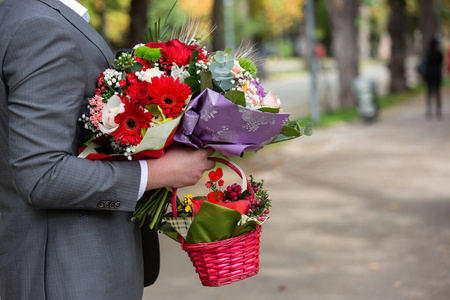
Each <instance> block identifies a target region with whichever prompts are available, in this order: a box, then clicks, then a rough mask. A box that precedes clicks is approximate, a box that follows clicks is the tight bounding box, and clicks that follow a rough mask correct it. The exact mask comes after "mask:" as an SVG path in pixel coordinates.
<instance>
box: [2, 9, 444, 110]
mask: <svg viewBox="0 0 450 300" xmlns="http://www.w3.org/2000/svg"><path fill="white" fill-rule="evenodd" d="M2 1H3V0H0V2H2ZM309 1H313V0H202V1H198V0H178V3H177V5H176V6H175V8H174V10H173V12H172V14H171V16H170V18H169V20H168V23H169V25H171V26H180V25H182V23H183V22H185V21H186V20H188V19H189V18H190V17H193V18H196V19H200V20H202V22H203V23H204V24H205V25H206V26H210V27H211V26H215V27H216V29H215V30H214V32H213V34H212V36H211V42H212V43H211V44H209V46H208V47H209V50H215V49H223V48H225V47H233V48H236V47H237V46H239V45H240V44H241V42H242V41H244V42H248V43H250V44H253V45H255V48H256V52H257V53H258V54H259V56H260V57H261V58H262V59H263V60H265V61H268V60H271V59H272V60H274V59H275V60H276V59H279V60H288V61H289V60H295V61H301V63H300V65H302V66H304V67H306V68H307V67H308V65H309V62H310V61H311V59H314V57H313V56H314V55H315V56H317V57H318V58H319V59H320V60H321V61H322V62H331V65H332V66H335V68H336V70H337V72H338V73H339V87H340V91H339V93H340V94H339V98H340V101H341V103H340V106H341V107H343V108H345V107H352V106H353V107H354V106H355V104H356V101H355V99H354V95H352V94H353V93H352V92H351V89H352V82H353V81H354V79H355V78H356V77H357V76H358V73H359V68H360V63H361V62H364V61H368V60H369V61H370V60H376V61H381V62H383V63H385V64H386V65H387V66H388V68H389V72H390V74H389V75H390V78H392V80H391V84H390V91H391V92H401V91H405V90H408V89H409V88H410V87H409V86H408V84H407V78H406V77H407V75H406V72H407V70H405V67H404V65H405V61H406V60H407V59H408V58H410V57H417V58H418V59H420V57H421V56H422V55H423V53H424V51H425V48H426V45H427V43H428V41H429V40H430V39H431V38H433V37H434V38H438V39H439V40H440V42H441V46H442V50H443V51H444V52H445V53H446V52H447V51H446V49H447V47H448V44H449V43H448V40H449V37H450V0H314V1H313V2H309ZM174 2H175V0H81V4H83V5H84V6H85V7H87V8H88V10H89V14H90V16H91V22H90V23H91V24H92V26H93V27H94V28H95V29H96V30H97V31H98V32H99V33H100V34H101V35H102V36H103V37H104V38H105V40H106V41H107V42H108V44H109V45H110V47H111V48H112V49H113V50H117V49H119V48H131V47H133V46H134V45H135V44H137V43H140V42H144V37H145V34H146V32H147V31H148V27H149V26H152V25H153V24H154V22H155V21H157V20H158V18H161V19H163V20H164V18H165V16H166V15H167V13H168V11H169V10H170V8H171V7H172V5H173V4H174ZM307 3H312V4H313V6H314V10H313V15H312V16H307V14H306V10H305V5H306V4H307ZM307 18H310V19H311V18H313V19H314V21H315V29H314V33H313V35H314V38H315V39H314V40H313V41H312V42H310V45H308V39H307V38H306V26H305V20H306V19H307ZM311 43H312V44H311ZM308 49H314V50H317V51H308ZM311 53H313V54H311ZM311 55H313V56H311ZM263 74H264V73H262V76H263Z"/></svg>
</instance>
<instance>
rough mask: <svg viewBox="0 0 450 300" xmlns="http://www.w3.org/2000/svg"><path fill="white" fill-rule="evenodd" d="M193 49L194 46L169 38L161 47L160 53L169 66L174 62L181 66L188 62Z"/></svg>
mask: <svg viewBox="0 0 450 300" xmlns="http://www.w3.org/2000/svg"><path fill="white" fill-rule="evenodd" d="M194 50H195V47H194V48H192V46H188V45H186V44H184V43H182V42H180V41H179V40H171V41H168V42H167V43H166V45H165V47H163V48H161V54H162V56H163V58H164V60H165V61H166V62H167V64H168V65H169V66H171V65H172V63H175V64H176V65H177V66H179V67H182V66H185V65H188V64H189V62H190V60H191V55H192V52H194Z"/></svg>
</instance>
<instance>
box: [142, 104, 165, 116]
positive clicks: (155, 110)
mask: <svg viewBox="0 0 450 300" xmlns="http://www.w3.org/2000/svg"><path fill="white" fill-rule="evenodd" d="M145 108H146V109H147V110H148V111H149V112H150V113H151V114H152V115H154V116H160V117H161V118H163V113H162V111H161V108H160V107H159V106H158V104H149V105H147V106H146V107H145Z"/></svg>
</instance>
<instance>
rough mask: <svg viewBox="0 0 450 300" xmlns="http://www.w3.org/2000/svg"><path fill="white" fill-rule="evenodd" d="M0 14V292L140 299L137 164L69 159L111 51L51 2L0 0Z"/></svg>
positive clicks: (15, 297)
mask: <svg viewBox="0 0 450 300" xmlns="http://www.w3.org/2000/svg"><path fill="white" fill-rule="evenodd" d="M0 20H1V22H0V79H1V81H0V297H1V299H2V300H25V299H33V300H41V299H45V300H48V299H65V300H67V299H89V300H96V299H105V300H114V299H117V300H124V299H127V300H128V299H130V300H131V299H141V297H142V290H143V280H144V278H143V274H144V271H143V254H142V244H141V232H140V230H139V228H138V227H137V225H136V224H135V223H133V222H130V215H131V212H132V211H133V210H134V208H135V205H136V199H137V196H138V189H139V182H140V167H139V163H138V162H135V161H132V162H128V161H126V162H104V161H89V160H84V159H79V158H77V157H76V155H77V153H78V152H77V151H78V148H79V147H80V146H82V142H83V138H84V136H85V134H86V132H84V131H83V129H82V128H81V126H80V125H81V124H80V122H79V121H78V118H79V116H80V115H81V114H82V113H83V111H86V106H87V98H88V97H91V96H92V95H93V91H94V89H95V84H96V79H97V77H98V76H99V75H100V73H101V72H102V71H103V70H104V69H105V68H107V67H108V58H112V57H113V55H112V53H111V52H110V50H109V48H108V47H107V45H106V44H105V42H104V41H103V39H102V38H101V37H100V36H99V35H98V34H97V32H95V30H94V29H93V28H92V27H91V26H90V25H89V24H88V23H87V22H86V21H84V20H83V19H82V18H81V17H80V16H78V15H77V14H76V13H75V12H73V11H72V10H71V9H70V8H68V7H66V6H65V5H64V4H62V3H61V2H60V1H58V0H4V1H3V2H2V3H0Z"/></svg>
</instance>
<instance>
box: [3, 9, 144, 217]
mask: <svg viewBox="0 0 450 300" xmlns="http://www.w3.org/2000/svg"><path fill="white" fill-rule="evenodd" d="M69 29H70V28H69V27H68V25H67V24H62V22H61V21H60V20H57V19H54V18H51V17H45V16H37V17H35V18H32V19H28V20H24V21H23V22H22V25H21V26H20V27H19V28H18V30H17V31H16V33H15V34H13V38H12V40H11V41H10V44H9V46H8V50H7V54H6V56H5V61H4V74H5V78H6V80H7V85H8V87H9V97H8V111H9V120H8V126H9V149H10V153H9V158H10V165H11V168H12V173H13V180H14V183H15V185H16V189H17V190H18V192H19V194H20V195H21V197H22V198H23V199H24V200H25V202H26V203H27V204H29V205H30V206H32V207H36V208H60V209H71V208H81V209H117V210H127V211H132V210H133V209H134V208H135V205H136V199H137V196H138V192H139V184H140V177H141V173H140V172H141V170H140V166H139V162H137V161H131V162H130V161H124V162H106V161H90V160H85V159H80V158H77V157H76V156H75V155H74V153H73V143H74V138H75V135H76V127H77V126H79V124H77V122H79V121H78V115H79V112H80V109H81V105H82V103H83V102H82V101H83V97H84V95H85V88H86V83H85V76H86V69H85V64H86V62H85V59H86V58H85V57H81V52H82V51H80V48H79V47H82V45H80V41H79V40H77V39H76V38H75V37H73V36H72V35H71V34H70V30H69ZM72 30H73V28H72ZM72 33H73V32H72ZM106 201H111V202H112V201H114V202H116V203H120V205H115V206H114V207H112V208H110V207H106V208H105V206H102V205H99V203H102V202H106Z"/></svg>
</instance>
